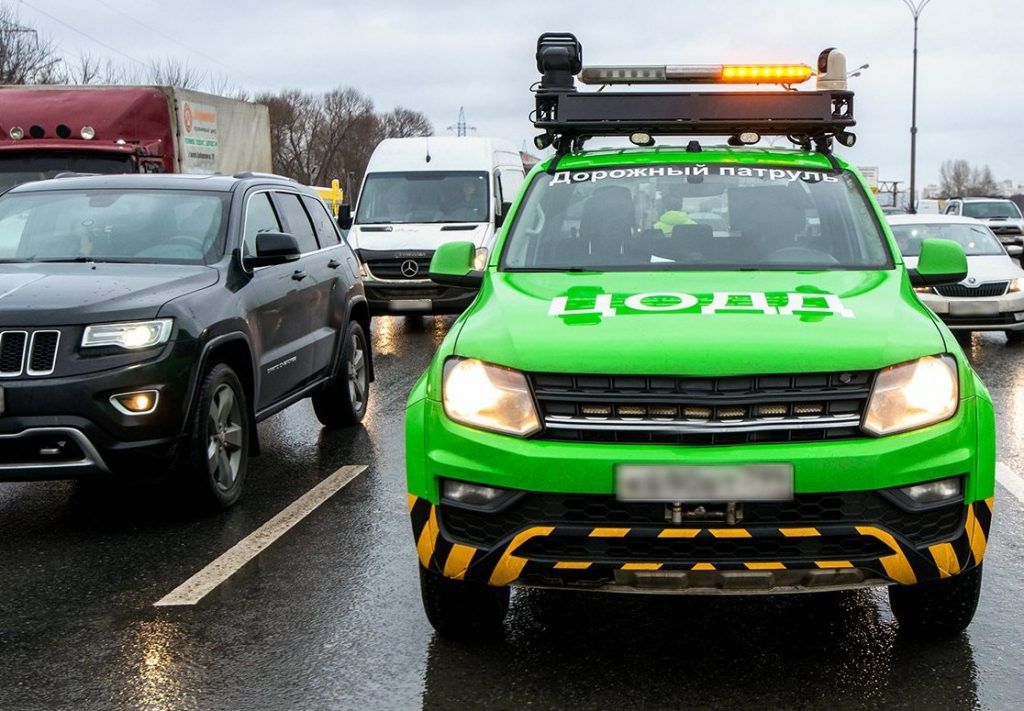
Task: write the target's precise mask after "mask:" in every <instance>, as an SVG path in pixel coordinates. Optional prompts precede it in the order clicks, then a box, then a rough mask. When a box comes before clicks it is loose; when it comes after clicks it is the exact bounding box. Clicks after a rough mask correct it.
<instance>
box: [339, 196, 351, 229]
mask: <svg viewBox="0 0 1024 711" xmlns="http://www.w3.org/2000/svg"><path fill="white" fill-rule="evenodd" d="M338 227H340V228H341V229H343V230H350V229H352V206H351V205H347V204H345V203H342V204H340V205H338Z"/></svg>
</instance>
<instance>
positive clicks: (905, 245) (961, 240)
mask: <svg viewBox="0 0 1024 711" xmlns="http://www.w3.org/2000/svg"><path fill="white" fill-rule="evenodd" d="M890 226H891V227H892V234H893V236H894V237H895V238H896V244H898V245H899V246H900V252H902V253H903V255H904V256H905V257H917V256H920V254H921V242H922V241H923V240H926V239H929V238H932V237H939V238H941V239H951V240H953V241H954V242H956V243H957V244H959V245H960V246H961V247H963V248H964V252H965V253H966V254H967V256H968V257H977V256H981V255H985V254H1002V253H1003V247H1002V245H1000V244H999V240H998V239H996V236H995V235H994V234H992V231H991V230H990V229H989V228H988V227H985V226H984V225H962V224H959V225H958V224H951V225H948V224H919V225H905V224H904V225H890Z"/></svg>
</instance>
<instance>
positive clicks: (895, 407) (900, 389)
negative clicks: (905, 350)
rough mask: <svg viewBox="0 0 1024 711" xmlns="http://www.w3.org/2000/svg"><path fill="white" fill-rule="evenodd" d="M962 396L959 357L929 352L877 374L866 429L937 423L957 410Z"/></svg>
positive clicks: (888, 430)
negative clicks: (957, 370) (925, 355)
mask: <svg viewBox="0 0 1024 711" xmlns="http://www.w3.org/2000/svg"><path fill="white" fill-rule="evenodd" d="M959 399H960V386H959V383H958V381H957V372H956V361H955V360H953V358H952V357H951V356H947V355H941V356H927V357H925V358H919V359H918V360H913V361H910V362H909V363H900V364H899V365H894V366H891V367H889V368H886V369H884V370H883V371H882V372H880V373H879V374H878V377H877V378H875V386H874V388H872V390H871V397H870V398H869V400H868V406H867V411H866V412H865V413H864V429H865V430H866V431H867V432H870V433H871V434H874V435H889V434H895V433H897V432H906V431H907V430H913V429H917V428H919V427H925V426H927V425H934V424H935V423H936V422H942V421H943V420H948V419H949V418H950V417H952V416H953V413H955V412H956V407H957V403H958V401H959Z"/></svg>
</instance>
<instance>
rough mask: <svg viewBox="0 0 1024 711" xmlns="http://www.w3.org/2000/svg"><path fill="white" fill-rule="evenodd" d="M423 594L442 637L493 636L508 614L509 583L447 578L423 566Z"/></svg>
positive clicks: (496, 634) (460, 638)
mask: <svg viewBox="0 0 1024 711" xmlns="http://www.w3.org/2000/svg"><path fill="white" fill-rule="evenodd" d="M420 595H421V597H422V598H423V610H424V612H426V613H427V619H428V620H429V621H430V625H431V626H432V627H433V628H434V629H435V630H437V632H438V634H440V635H441V636H442V637H448V638H450V639H458V640H476V641H484V640H493V639H497V638H499V637H500V636H501V632H502V624H503V623H504V622H505V616H506V615H507V614H508V601H509V589H508V587H494V586H491V585H484V584H482V583H467V582H465V581H462V580H453V579H451V578H446V577H444V576H443V575H441V574H440V573H435V572H433V571H431V570H427V569H425V568H424V567H423V566H420Z"/></svg>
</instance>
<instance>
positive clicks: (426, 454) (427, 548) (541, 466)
mask: <svg viewBox="0 0 1024 711" xmlns="http://www.w3.org/2000/svg"><path fill="white" fill-rule="evenodd" d="M407 422H408V431H407V435H408V436H407V446H406V450H407V462H408V478H409V491H410V497H409V506H410V515H411V517H412V522H413V533H414V536H415V540H416V546H417V552H418V555H419V560H420V564H421V565H423V566H425V567H427V568H430V569H431V570H434V571H436V572H439V573H441V574H444V575H446V576H448V577H451V578H457V579H463V580H473V581H478V582H484V583H489V584H492V585H510V584H516V585H533V586H542V587H567V588H587V589H601V590H616V591H620V590H621V591H637V590H639V591H647V592H659V591H660V592H676V593H678V592H688V593H723V592H725V593H730V592H741V593H759V592H760V593H779V592H794V591H811V590H822V589H840V588H850V587H861V586H865V585H887V584H893V583H898V584H913V583H916V582H923V581H927V580H933V579H938V578H943V577H948V576H950V575H955V574H957V573H959V572H961V571H963V570H966V569H968V568H970V567H972V566H974V565H977V564H978V563H980V562H981V560H982V557H983V556H984V552H985V544H986V540H987V535H988V527H989V522H990V521H991V514H992V494H993V489H994V461H993V452H994V441H993V440H992V437H993V435H992V432H993V426H992V413H991V407H990V405H989V404H988V403H987V401H985V400H981V399H976V398H967V399H965V400H963V401H961V407H960V409H959V411H958V413H957V415H956V416H955V417H954V418H953V419H951V420H949V421H947V422H944V423H940V424H938V425H933V426H931V427H927V428H924V429H921V430H917V431H914V432H909V433H905V434H901V435H894V436H890V437H881V438H869V437H864V438H858V439H849V440H839V441H834V442H809V443H807V442H805V443H792V444H754V445H735V446H692V447H683V446H670V445H647V444H610V443H609V444H605V443H579V442H557V441H551V440H530V439H526V440H521V439H516V438H511V437H505V436H501V435H496V434H492V433H488V432H482V431H478V430H474V429H471V428H467V427H463V426H461V425H458V424H456V423H453V422H451V421H450V420H448V419H447V418H445V417H444V415H443V413H442V411H441V408H440V404H439V403H436V402H435V401H432V400H429V399H423V400H419V401H417V402H413V403H410V407H409V410H408V412H407ZM668 462H687V463H690V464H736V463H743V462H746V463H751V462H760V463H768V462H789V463H791V464H792V465H793V467H794V476H795V481H794V484H795V497H796V499H795V504H794V506H796V508H795V509H793V510H790V511H788V512H787V511H775V512H774V513H766V510H765V509H764V507H765V505H761V504H758V505H753V504H749V505H747V506H750V507H751V510H750V511H748V513H747V516H746V517H745V518H744V519H742V520H740V521H739V522H737V523H736V524H733V525H728V524H726V523H725V522H724V521H713V520H690V521H684V522H682V523H679V524H673V523H670V522H669V520H667V519H666V517H665V516H664V515H663V514H664V511H663V508H664V507H663V505H657V504H654V505H652V504H643V505H639V508H641V509H642V508H643V507H644V506H646V507H648V508H647V509H646V510H645V511H642V512H639V513H638V511H637V509H636V508H635V507H634V509H632V510H626V509H628V507H625V508H624V505H623V504H619V503H617V502H616V500H615V496H614V492H615V488H614V487H615V484H614V475H613V470H614V467H615V466H616V465H617V464H621V463H637V464H639V463H668ZM948 476H962V477H963V490H964V499H963V500H962V501H960V502H959V503H955V502H954V503H953V504H951V505H947V506H946V507H945V508H944V510H943V511H939V512H913V511H909V510H903V511H900V510H898V509H899V507H896V506H895V505H894V504H893V505H889V507H888V508H886V507H885V506H883V505H882V504H881V503H879V502H880V501H883V500H885V501H888V500H889V498H887V497H885V496H883V494H881V493H879V492H881V491H883V490H886V489H891V488H894V487H900V486H906V485H909V484H913V483H918V482H922V481H929V480H933V479H939V478H945V477H948ZM441 477H449V478H452V479H460V480H464V481H471V482H476V483H481V484H488V485H491V486H498V487H502V488H506V489H511V490H515V491H518V492H524V493H522V494H521V497H522V501H525V502H534V504H536V505H530V506H524V507H523V508H512V509H510V510H509V511H508V512H506V513H507V515H506V514H503V513H501V512H500V511H499V512H493V513H490V514H485V513H478V514H476V515H475V518H473V517H472V516H470V517H467V515H466V514H465V513H464V512H460V511H458V510H456V509H453V508H452V506H451V505H450V504H448V503H444V502H441V500H440V498H439V491H438V489H439V486H438V480H439V478H441ZM890 498H891V497H890ZM517 500H518V499H517ZM570 500H571V501H575V502H576V503H574V504H571V505H570V504H566V503H565V502H566V501H570ZM857 501H859V502H861V503H859V504H856V503H855V502H857ZM865 501H869V502H870V501H873V502H875V503H871V504H866V503H864V502H865ZM537 502H541V503H537ZM559 502H561V503H559ZM965 502H967V503H966V505H965ZM797 504H798V506H797ZM651 507H653V508H651ZM659 507H660V508H659ZM757 507H761V511H760V513H758V512H757V511H755V510H754V509H756V508H757Z"/></svg>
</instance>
